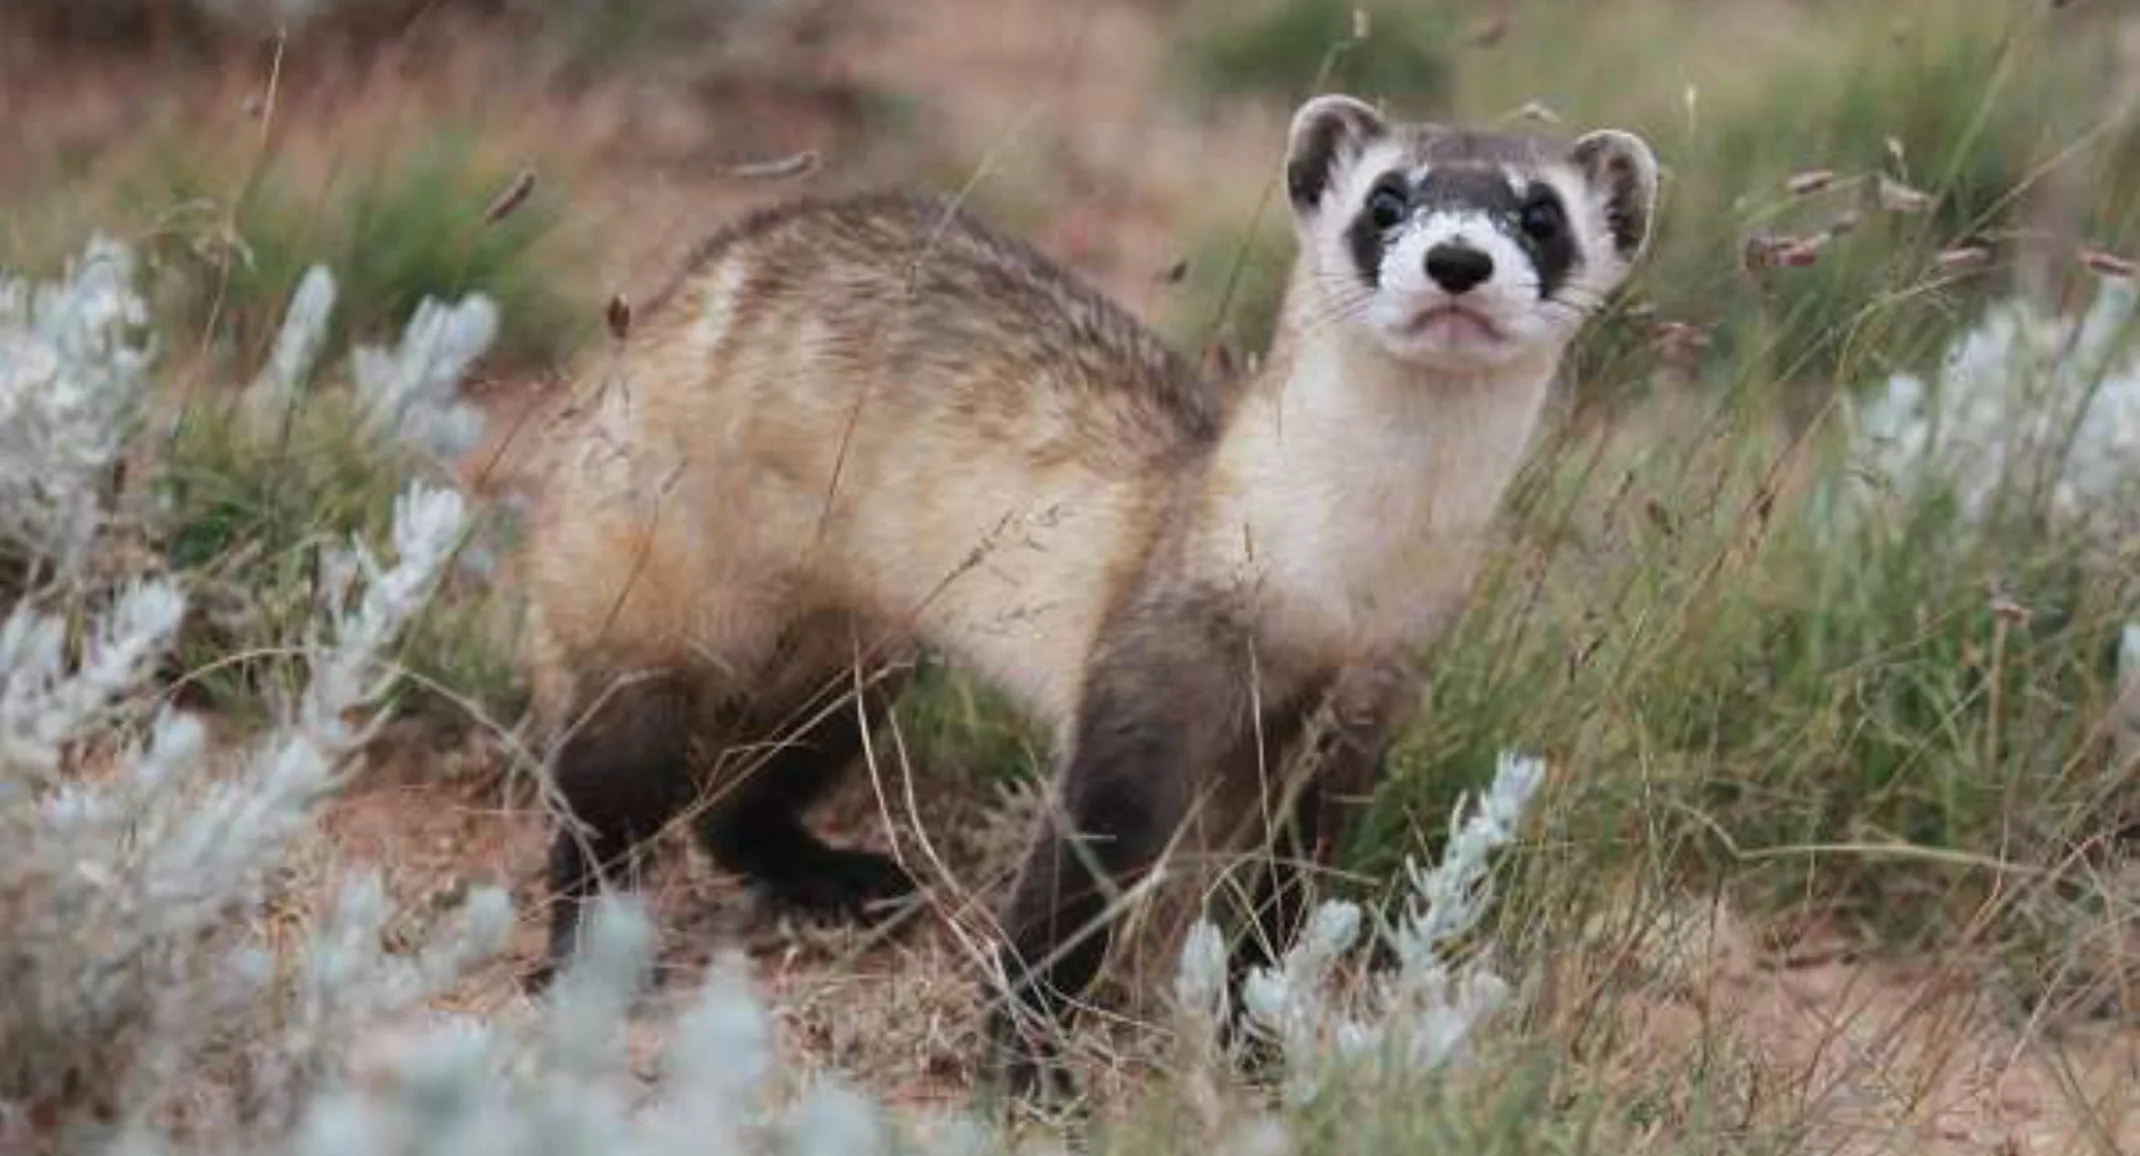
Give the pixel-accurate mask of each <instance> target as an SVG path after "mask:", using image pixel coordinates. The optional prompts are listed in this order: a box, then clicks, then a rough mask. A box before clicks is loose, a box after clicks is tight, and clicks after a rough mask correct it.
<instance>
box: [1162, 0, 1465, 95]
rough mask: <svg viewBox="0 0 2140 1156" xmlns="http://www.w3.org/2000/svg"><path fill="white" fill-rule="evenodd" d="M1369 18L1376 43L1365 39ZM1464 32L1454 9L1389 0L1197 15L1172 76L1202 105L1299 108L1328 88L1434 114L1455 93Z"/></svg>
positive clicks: (1213, 9)
mask: <svg viewBox="0 0 2140 1156" xmlns="http://www.w3.org/2000/svg"><path fill="white" fill-rule="evenodd" d="M1356 14H1357V15H1356ZM1360 18H1364V19H1365V21H1366V24H1367V31H1368V35H1367V36H1366V37H1365V38H1364V39H1358V40H1356V39H1355V32H1356V31H1357V30H1358V27H1359V25H1358V23H1357V19H1360ZM1459 31H1460V28H1459V26H1458V25H1457V23H1456V21H1455V20H1454V18H1452V17H1451V16H1450V15H1449V10H1448V6H1446V5H1434V4H1408V3H1394V2H1389V0H1373V2H1370V3H1365V4H1358V3H1351V2H1348V0H1263V2H1259V3H1251V4H1221V5H1205V6H1201V7H1195V8H1193V9H1192V11H1191V12H1190V13H1188V14H1187V21H1186V30H1185V31H1184V33H1183V34H1182V36H1181V37H1180V39H1179V40H1178V42H1177V45H1178V47H1177V56H1178V59H1179V63H1178V66H1177V67H1176V68H1175V69H1174V70H1172V74H1173V75H1174V76H1176V77H1177V78H1178V79H1179V80H1180V81H1181V82H1182V83H1183V88H1184V92H1185V94H1187V95H1190V96H1192V97H1193V98H1195V99H1198V100H1202V101H1220V100H1226V99H1230V98H1233V99H1238V98H1244V97H1245V98H1251V99H1262V100H1268V101H1272V102H1275V103H1280V104H1285V105H1291V104H1293V103H1295V102H1297V101H1299V100H1302V99H1304V98H1306V97H1308V96H1310V95H1312V94H1313V93H1314V92H1315V91H1316V89H1317V87H1318V85H1321V86H1322V87H1324V88H1337V89H1342V90H1345V91H1349V92H1353V93H1356V94H1358V95H1360V96H1362V97H1365V98H1368V99H1370V100H1374V99H1386V100H1389V101H1392V102H1394V103H1397V104H1400V105H1408V106H1417V107H1432V106H1435V105H1439V104H1441V103H1442V99H1443V97H1444V96H1445V95H1446V94H1447V92H1448V90H1449V87H1450V82H1451V80H1452V77H1451V62H1450V60H1449V54H1448V50H1447V45H1448V43H1449V42H1450V41H1452V40H1453V39H1454V38H1455V36H1456V34H1457V33H1458V32H1459ZM1341 45H1342V47H1340V46H1341Z"/></svg>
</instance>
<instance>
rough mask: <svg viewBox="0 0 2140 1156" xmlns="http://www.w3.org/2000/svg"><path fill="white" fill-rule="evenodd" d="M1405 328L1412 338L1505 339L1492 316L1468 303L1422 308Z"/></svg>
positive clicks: (1492, 341)
mask: <svg viewBox="0 0 2140 1156" xmlns="http://www.w3.org/2000/svg"><path fill="white" fill-rule="evenodd" d="M1404 331H1405V333H1406V334H1407V335H1410V336H1414V337H1428V336H1434V337H1443V338H1448V339H1451V340H1456V341H1475V342H1485V343H1488V344H1497V343H1499V342H1502V341H1506V340H1507V339H1508V335H1507V334H1505V333H1503V332H1502V331H1501V327H1500V326H1499V325H1496V324H1494V322H1493V319H1492V318H1489V317H1487V316H1486V315H1485V314H1483V313H1481V312H1479V311H1478V310H1476V309H1473V308H1471V307H1470V306H1468V305H1461V304H1457V303H1455V302H1451V303H1448V304H1445V305H1435V306H1432V307H1430V308H1427V309H1422V310H1420V311H1419V312H1418V313H1416V314H1414V315H1413V317H1412V319H1411V320H1410V321H1408V322H1406V323H1405V327H1404Z"/></svg>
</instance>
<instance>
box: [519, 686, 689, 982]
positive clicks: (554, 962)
mask: <svg viewBox="0 0 2140 1156" xmlns="http://www.w3.org/2000/svg"><path fill="white" fill-rule="evenodd" d="M693 721H694V719H693V701H692V695H691V693H690V690H689V688H688V687H687V685H686V683H685V681H684V679H683V678H682V676H671V675H665V676H660V677H655V678H648V679H644V680H640V681H635V682H630V683H627V684H624V685H620V686H618V687H616V688H614V689H612V690H611V691H610V692H609V693H608V694H607V695H606V696H605V697H604V698H603V699H602V700H601V701H600V702H598V703H597V704H595V706H594V707H593V710H592V713H591V714H590V715H589V717H587V718H585V719H584V720H580V721H579V723H578V725H577V726H576V727H575V728H574V729H573V731H572V733H571V734H570V735H569V736H567V738H566V740H565V744H564V746H563V748H562V749H561V750H560V751H559V752H558V757H557V764H556V783H557V789H558V792H559V794H561V795H562V796H563V802H564V804H565V807H566V809H567V810H568V811H570V812H571V815H572V817H573V818H575V819H577V820H578V821H579V823H580V824H582V825H583V827H584V830H574V829H573V826H572V825H571V824H569V823H568V824H564V825H562V826H561V828H560V830H559V831H558V833H557V835H556V837H555V839H554V841H553V842H552V844H551V847H550V892H551V904H552V907H551V912H550V944H549V951H548V954H547V956H546V957H545V959H544V961H543V963H542V964H541V965H540V966H539V967H538V968H537V969H536V970H535V971H534V972H533V973H532V974H531V975H530V976H529V977H528V980H527V982H528V985H529V986H530V987H531V988H537V989H539V988H541V987H542V986H544V985H545V984H547V983H548V982H549V980H550V979H551V977H552V975H553V974H554V972H555V971H556V970H557V969H558V968H560V967H562V966H564V964H565V962H566V961H567V960H568V959H569V958H570V957H571V955H572V953H573V951H574V950H575V949H576V948H577V947H578V943H579V933H580V923H581V918H582V908H583V907H584V906H585V904H586V902H587V900H589V899H590V898H592V897H593V895H594V893H595V892H596V891H597V890H598V889H600V888H601V887H603V886H605V885H607V884H609V883H610V882H612V881H613V880H615V879H617V878H618V877H619V876H620V875H621V876H623V877H625V878H629V877H630V876H631V875H632V874H633V868H634V867H635V866H636V863H637V860H638V859H639V857H640V852H641V848H642V844H644V843H645V841H646V840H648V839H650V838H652V837H653V836H654V834H655V833H656V832H658V831H660V830H661V828H662V826H663V824H665V823H667V822H668V821H669V820H670V819H671V818H673V817H674V816H675V815H676V813H677V811H678V810H679V809H680V808H681V807H682V806H683V805H684V804H685V803H686V802H687V801H688V800H689V799H690V797H691V777H690V773H689V769H688V767H687V765H686V755H687V753H688V749H689V743H690V736H691V727H692V724H693Z"/></svg>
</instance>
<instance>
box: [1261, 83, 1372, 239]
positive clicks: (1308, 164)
mask: <svg viewBox="0 0 2140 1156" xmlns="http://www.w3.org/2000/svg"><path fill="white" fill-rule="evenodd" d="M1388 131H1389V126H1388V124H1387V123H1385V122H1384V121H1383V119H1382V114H1381V113H1379V112H1376V111H1375V110H1374V108H1373V107H1372V106H1370V105H1368V104H1367V103H1366V102H1364V101H1361V100H1357V99H1355V98H1353V97H1350V96H1344V95H1341V94H1337V93H1332V94H1329V95H1325V96H1318V97H1314V98H1312V99H1310V100H1309V101H1308V102H1307V103H1306V104H1303V105H1301V106H1300V109H1299V110H1298V111H1297V112H1295V113H1294V114H1293V126H1292V128H1291V130H1290V131H1288V132H1287V134H1286V160H1285V186H1286V193H1287V195H1288V196H1290V197H1291V198H1292V200H1293V211H1294V212H1296V213H1302V214H1307V213H1312V212H1314V211H1315V210H1316V209H1318V208H1320V207H1321V206H1322V201H1323V196H1324V194H1326V193H1328V192H1329V191H1330V183H1331V178H1332V177H1333V176H1335V175H1336V169H1337V161H1338V159H1339V158H1340V157H1354V156H1358V155H1359V154H1360V150H1362V149H1364V148H1366V147H1367V145H1368V144H1369V143H1370V142H1372V141H1374V140H1376V139H1378V138H1380V137H1381V136H1382V135H1383V134H1384V133H1387V132H1388Z"/></svg>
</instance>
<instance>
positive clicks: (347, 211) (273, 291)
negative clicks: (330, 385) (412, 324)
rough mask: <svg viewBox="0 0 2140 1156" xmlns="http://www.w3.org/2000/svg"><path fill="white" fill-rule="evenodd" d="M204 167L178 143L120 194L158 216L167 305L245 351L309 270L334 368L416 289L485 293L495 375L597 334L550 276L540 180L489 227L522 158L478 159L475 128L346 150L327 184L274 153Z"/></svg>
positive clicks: (396, 324)
mask: <svg viewBox="0 0 2140 1156" xmlns="http://www.w3.org/2000/svg"><path fill="white" fill-rule="evenodd" d="M212 163H217V162H213V161H212V160H211V159H210V158H207V157H204V156H203V155H201V154H200V153H199V151H198V150H197V149H196V148H195V147H194V146H193V145H192V144H190V143H188V142H187V141H185V140H184V139H183V138H179V139H174V140H172V141H171V142H170V143H169V144H167V145H166V146H165V147H164V148H163V149H162V150H160V151H159V152H158V153H157V154H155V155H154V156H153V157H152V159H151V160H149V161H148V162H146V163H145V164H144V165H143V166H142V171H140V172H138V173H136V174H134V176H133V177H132V179H131V180H129V181H128V182H127V184H126V188H125V193H124V201H125V203H126V204H127V205H128V206H130V208H131V210H132V212H133V214H134V215H136V216H138V217H139V218H141V219H149V220H161V221H163V222H164V223H165V224H164V229H163V231H162V232H161V233H160V234H159V238H160V240H161V244H160V245H159V247H158V252H157V255H158V257H159V258H160V259H161V263H162V265H163V267H164V268H165V269H166V270H168V271H169V273H170V274H171V277H170V279H169V281H168V282H167V283H166V284H165V285H164V286H163V293H162V298H163V300H164V301H165V302H166V303H167V305H168V307H169V308H171V309H172V310H174V311H175V313H176V315H177V317H178V318H179V319H180V320H181V321H182V322H183V324H184V326H185V328H186V329H187V330H189V331H191V332H193V333H195V334H199V335H201V336H202V337H203V338H205V339H206V340H207V341H208V343H209V344H210V345H212V346H214V347H219V348H225V349H231V350H235V351H237V352H238V353H239V355H240V360H246V361H249V360H250V358H251V357H252V356H253V354H254V351H257V350H261V349H264V348H266V346H267V345H268V343H270V342H271V341H272V340H273V339H274V334H275V332H276V330H277V328H278V327H279V326H280V325H281V323H282V314H283V310H284V308H285V307H286V305H287V303H288V301H289V299H290V293H291V292H292V291H293V290H294V289H295V288H296V286H297V282H298V280H299V279H300V278H301V277H303V276H304V273H305V271H306V270H307V269H309V268H311V267H312V266H313V265H316V264H325V265H327V266H328V267H329V268H331V269H332V270H333V271H334V274H335V278H336V280H337V282H338V294H337V304H336V308H335V313H334V317H335V323H334V329H333V331H332V332H331V333H330V335H329V338H328V343H327V346H326V349H325V352H324V354H323V356H324V357H325V358H326V359H328V360H330V361H331V360H334V359H337V358H339V357H340V356H341V355H342V354H344V353H346V351H347V350H348V348H349V347H350V345H351V344H352V343H355V342H374V343H376V342H390V341H392V340H394V339H395V337H396V336H397V335H398V334H399V332H400V330H401V327H402V325H403V324H404V323H405V322H406V321H407V320H408V318H409V316H410V315H411V314H413V313H414V312H415V309H416V306H417V304H418V303H419V302H421V301H422V300H423V299H424V298H426V297H430V298H436V299H439V300H455V299H459V298H461V297H464V296H467V295H469V294H473V293H482V294H485V295H488V296H489V297H491V298H492V299H493V300H494V301H496V302H497V304H498V306H499V310H500V312H501V314H502V318H501V328H500V332H499V336H498V341H497V342H496V343H495V344H494V346H493V347H492V351H491V354H490V361H491V363H492V364H493V365H495V366H497V367H498V368H500V369H507V370H510V369H527V368H537V367H542V366H546V365H548V364H550V363H553V362H555V361H557V360H558V359H560V358H562V357H563V356H565V355H566V354H567V352H568V351H570V350H571V349H573V348H575V346H576V344H577V342H578V341H579V340H581V339H582V338H584V337H585V336H586V335H587V334H588V333H590V332H592V322H591V320H590V319H591V318H593V317H594V316H595V313H594V308H593V306H592V305H590V304H588V303H587V302H585V301H582V300H579V298H578V296H577V295H576V294H575V293H574V292H573V291H572V289H571V288H570V286H569V285H567V284H566V283H565V281H564V279H563V276H562V274H561V273H560V272H559V269H560V267H561V265H562V261H561V254H560V253H559V252H558V251H557V249H556V246H555V244H554V241H555V238H556V232H557V227H558V224H559V217H558V211H557V209H556V207H555V201H554V199H553V198H554V193H553V192H552V191H550V190H548V189H545V188H542V187H540V186H538V187H537V188H536V189H535V191H534V192H533V193H532V195H530V196H529V197H528V198H527V199H526V200H525V201H523V202H522V203H521V204H520V205H519V207H518V208H517V209H515V210H514V211H513V212H511V213H509V214H507V215H506V216H504V217H503V218H502V219H500V220H496V221H491V220H487V219H486V213H487V210H488V208H489V207H490V205H491V204H492V203H493V201H495V200H496V199H497V198H498V197H499V196H500V194H501V193H503V192H504V191H505V190H506V189H508V188H509V187H510V186H511V185H512V184H513V182H514V180H515V177H516V175H517V173H518V166H517V165H515V164H512V163H510V162H507V161H505V160H502V159H500V158H496V157H494V156H491V155H489V154H488V153H486V152H485V150H483V149H482V148H481V147H480V140H479V138H478V137H477V136H476V135H475V134H474V133H473V132H472V131H468V130H461V129H458V128H455V127H453V126H450V125H446V126H434V127H432V128H430V129H428V130H427V131H426V132H425V133H423V134H422V135H421V136H419V137H418V138H417V139H415V140H412V141H405V142H402V144H401V145H400V146H399V147H397V148H396V149H395V150H394V152H393V153H392V155H391V156H388V157H384V158H369V157H362V156H358V157H352V158H350V159H349V160H348V161H347V162H346V164H345V166H344V167H342V168H340V169H339V170H338V171H337V172H335V173H334V174H332V176H331V177H330V179H329V180H328V181H326V182H325V183H324V185H323V186H322V185H321V184H319V183H317V182H313V183H305V182H300V181H298V180H297V179H295V177H294V176H293V175H292V174H291V173H290V172H288V171H287V170H286V169H285V168H284V167H283V166H281V165H280V164H278V163H277V161H276V160H275V158H273V157H270V158H269V159H268V161H267V162H266V164H265V165H264V166H263V167H262V168H261V170H260V171H259V172H258V173H257V174H256V175H255V176H254V178H253V179H252V180H250V181H247V182H245V183H243V184H242V185H240V184H238V183H237V182H236V181H235V180H234V179H233V176H232V175H231V174H230V173H228V172H224V171H220V170H218V169H215V168H211V167H209V166H210V165H211V164H212Z"/></svg>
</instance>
